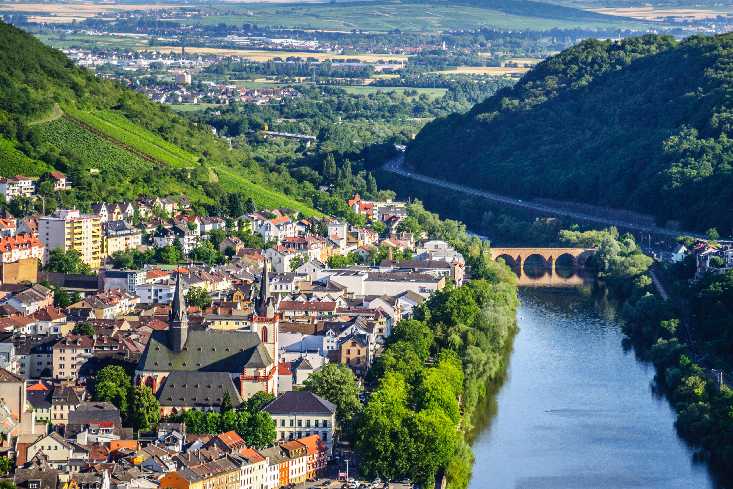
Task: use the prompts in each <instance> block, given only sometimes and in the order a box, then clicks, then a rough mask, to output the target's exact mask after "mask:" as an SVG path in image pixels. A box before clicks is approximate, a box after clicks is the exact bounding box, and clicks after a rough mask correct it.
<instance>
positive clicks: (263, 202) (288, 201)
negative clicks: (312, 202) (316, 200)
mask: <svg viewBox="0 0 733 489" xmlns="http://www.w3.org/2000/svg"><path fill="white" fill-rule="evenodd" d="M213 169H214V171H215V172H216V174H217V175H218V177H219V183H221V186H222V187H223V188H224V190H227V191H230V192H243V193H244V194H247V195H250V196H252V198H253V199H254V201H255V202H256V203H257V205H258V206H261V207H264V208H268V209H273V208H276V207H287V208H289V209H294V210H297V211H300V212H302V213H304V214H306V215H311V216H312V215H318V216H322V215H323V214H321V213H320V212H318V211H315V210H314V209H312V208H311V207H309V206H307V205H306V204H303V203H302V202H299V201H297V200H295V199H293V198H290V197H288V196H286V195H284V194H282V193H280V192H277V191H275V190H271V189H270V188H269V187H268V186H267V185H266V184H258V183H254V182H252V181H250V180H247V179H246V178H245V177H243V176H242V175H241V174H239V173H238V172H237V171H236V170H233V169H231V168H228V167H225V166H214V167H213Z"/></svg>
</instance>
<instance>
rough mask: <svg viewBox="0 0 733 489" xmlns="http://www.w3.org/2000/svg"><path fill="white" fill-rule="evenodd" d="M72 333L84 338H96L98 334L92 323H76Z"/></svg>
mask: <svg viewBox="0 0 733 489" xmlns="http://www.w3.org/2000/svg"><path fill="white" fill-rule="evenodd" d="M71 332H72V333H74V334H78V335H83V336H94V335H96V334H97V332H96V330H95V329H94V326H92V324H91V323H87V322H81V323H76V324H75V325H74V329H73V330H71Z"/></svg>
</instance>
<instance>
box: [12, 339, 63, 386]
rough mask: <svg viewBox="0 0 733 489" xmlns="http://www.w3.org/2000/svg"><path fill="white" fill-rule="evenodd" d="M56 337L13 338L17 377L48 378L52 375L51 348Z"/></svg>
mask: <svg viewBox="0 0 733 489" xmlns="http://www.w3.org/2000/svg"><path fill="white" fill-rule="evenodd" d="M57 341H58V337H56V336H50V335H45V334H42V335H22V336H15V337H14V338H13V344H14V346H15V357H16V364H17V366H18V375H20V376H21V377H23V378H24V379H39V378H41V377H50V376H51V375H52V373H53V346H54V345H55V344H56V342H57Z"/></svg>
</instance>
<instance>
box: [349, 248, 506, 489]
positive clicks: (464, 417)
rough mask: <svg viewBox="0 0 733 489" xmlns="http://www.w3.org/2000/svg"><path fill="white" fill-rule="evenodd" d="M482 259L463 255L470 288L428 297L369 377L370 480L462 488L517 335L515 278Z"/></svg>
mask: <svg viewBox="0 0 733 489" xmlns="http://www.w3.org/2000/svg"><path fill="white" fill-rule="evenodd" d="M486 251H487V250H486V249H485V248H483V247H480V248H478V249H474V250H466V256H467V259H468V261H469V262H470V263H472V264H473V266H472V270H473V271H474V280H471V281H470V282H468V283H466V284H464V285H462V286H460V287H454V286H448V287H446V288H445V289H443V290H441V291H438V292H435V293H433V295H431V297H430V298H429V299H428V300H427V301H426V302H425V303H424V304H423V305H422V306H420V307H419V308H418V310H417V311H416V312H415V314H414V319H413V320H403V321H401V322H400V323H398V324H397V326H395V329H394V331H393V333H392V335H391V336H390V338H389V340H388V344H387V346H386V348H385V351H384V352H383V354H382V355H381V356H380V357H379V358H378V359H377V360H376V362H375V365H374V366H373V367H372V369H371V378H370V379H369V380H370V383H371V384H372V386H373V387H374V388H373V390H371V394H370V397H369V401H368V402H367V405H366V406H365V408H364V412H363V415H362V420H361V423H360V427H359V429H358V430H357V431H358V432H357V436H356V447H357V450H358V451H359V454H360V457H361V469H362V471H363V472H364V474H365V475H366V476H370V477H375V476H379V477H381V478H383V479H384V478H386V479H390V480H395V479H401V478H409V479H410V480H412V481H413V482H415V483H418V484H420V485H421V486H423V487H432V486H433V485H434V483H435V481H436V479H440V478H442V476H443V475H444V476H445V478H446V480H447V482H448V487H450V488H452V489H464V488H466V487H467V486H468V483H469V480H470V476H471V467H472V462H473V455H472V453H471V449H470V445H469V441H470V434H471V432H472V426H473V425H472V421H473V418H474V414H475V412H476V407H477V406H479V405H480V403H481V402H483V401H485V399H486V397H487V394H488V393H489V390H488V387H489V385H490V382H491V381H492V379H496V378H498V377H499V376H501V375H503V373H504V372H505V370H506V365H507V351H510V350H511V342H512V340H513V338H514V335H515V334H516V331H517V329H516V310H517V307H518V299H517V286H516V277H515V275H514V274H513V273H512V272H511V270H509V268H508V267H506V266H505V265H503V264H499V263H496V262H493V261H491V260H490V258H489V257H488V256H487V254H486ZM479 263H480V264H481V265H480V266H479V265H478V264H479ZM477 274H478V275H477Z"/></svg>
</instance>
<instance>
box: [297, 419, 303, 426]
mask: <svg viewBox="0 0 733 489" xmlns="http://www.w3.org/2000/svg"><path fill="white" fill-rule="evenodd" d="M302 427H303V420H302V419H299V420H298V428H302Z"/></svg>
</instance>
